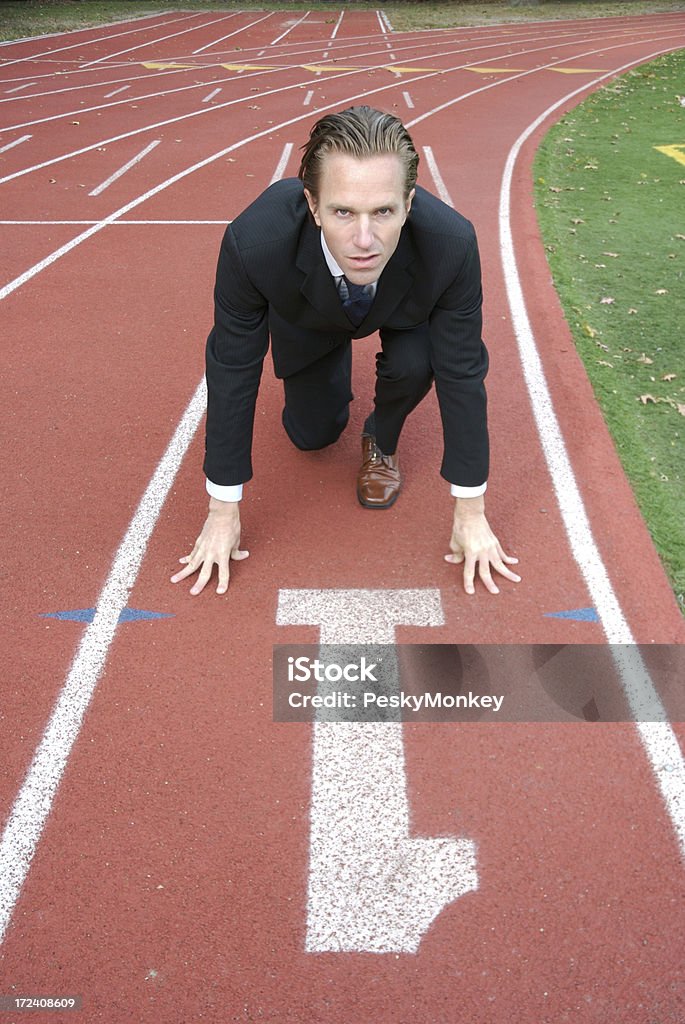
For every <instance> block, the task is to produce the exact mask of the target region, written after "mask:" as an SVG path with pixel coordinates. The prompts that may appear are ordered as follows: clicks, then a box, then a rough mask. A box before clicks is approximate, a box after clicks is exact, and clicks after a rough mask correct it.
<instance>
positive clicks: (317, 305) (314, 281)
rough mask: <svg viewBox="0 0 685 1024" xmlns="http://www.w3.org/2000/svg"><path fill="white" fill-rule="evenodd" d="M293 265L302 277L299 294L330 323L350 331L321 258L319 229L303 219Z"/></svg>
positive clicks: (333, 283) (349, 324)
mask: <svg viewBox="0 0 685 1024" xmlns="http://www.w3.org/2000/svg"><path fill="white" fill-rule="evenodd" d="M297 266H298V269H299V270H301V271H302V272H303V273H304V274H305V278H304V281H303V282H302V284H301V285H300V291H301V292H302V294H303V295H304V297H305V298H306V299H307V301H308V302H309V303H310V305H312V306H313V307H314V309H318V311H319V312H320V313H322V314H323V315H324V316H325V317H326V318H327V319H328V320H330V321H331V324H332V325H334V326H336V327H341V328H342V329H343V330H350V328H351V326H352V325H351V323H350V321H349V320H348V319H347V315H346V313H345V310H344V309H343V307H342V303H341V301H340V296H339V295H338V289H337V288H336V285H335V279H334V278H333V276H332V274H331V272H330V270H329V269H328V266H327V264H326V260H325V259H324V255H323V249H322V248H321V239H320V238H319V229H318V228H317V227H315V225H314V224H312V222H311V220H310V219H309V218H307V222H306V224H305V226H304V229H303V231H302V237H301V240H300V247H299V249H298V253H297Z"/></svg>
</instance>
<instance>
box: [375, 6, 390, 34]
mask: <svg viewBox="0 0 685 1024" xmlns="http://www.w3.org/2000/svg"><path fill="white" fill-rule="evenodd" d="M376 18H377V19H378V26H379V28H380V30H381V32H382V33H383V35H384V36H385V35H387V34H388V28H387V25H386V24H385V22H384V21H383V18H382V17H381V12H380V11H376Z"/></svg>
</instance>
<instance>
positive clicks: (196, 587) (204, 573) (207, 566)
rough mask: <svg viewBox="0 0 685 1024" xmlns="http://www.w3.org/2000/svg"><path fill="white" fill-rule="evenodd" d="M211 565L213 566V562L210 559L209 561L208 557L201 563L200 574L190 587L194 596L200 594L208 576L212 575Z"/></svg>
mask: <svg viewBox="0 0 685 1024" xmlns="http://www.w3.org/2000/svg"><path fill="white" fill-rule="evenodd" d="M213 567H214V563H213V562H212V561H210V560H209V559H207V561H206V562H203V563H202V568H201V569H200V575H199V576H198V578H197V580H196V581H195V583H194V584H193V586H192V587H191V588H190V593H191V594H192V595H193V596H195V595H197V594H201V593H202V591H203V590H204V589H205V587H206V586H207V584H208V583H209V578H210V576H211V575H212V569H213Z"/></svg>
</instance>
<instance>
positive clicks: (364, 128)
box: [298, 107, 419, 199]
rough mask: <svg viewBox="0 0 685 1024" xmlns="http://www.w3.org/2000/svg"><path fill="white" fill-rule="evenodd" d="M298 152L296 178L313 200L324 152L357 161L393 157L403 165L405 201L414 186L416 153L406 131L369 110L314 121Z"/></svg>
mask: <svg viewBox="0 0 685 1024" xmlns="http://www.w3.org/2000/svg"><path fill="white" fill-rule="evenodd" d="M302 150H303V154H302V162H301V164H300V170H299V172H298V177H299V178H300V179H301V181H302V184H303V185H304V187H305V188H306V189H307V190H308V191H309V192H311V194H312V195H313V196H315V197H316V196H318V192H319V181H320V177H321V169H322V165H323V159H324V157H325V156H326V154H327V153H345V154H347V155H348V156H354V157H357V158H358V159H359V160H363V159H365V158H366V157H370V156H379V155H384V154H386V153H393V154H396V155H397V156H399V157H400V159H401V161H402V164H403V166H404V197H405V199H407V198H408V197H409V193H410V192H411V190H412V189H413V188H414V185H415V184H416V174H417V170H418V166H419V154H418V153H417V152H416V149H415V147H414V143H413V142H412V140H411V136H410V134H409V132H408V131H407V129H406V128H405V127H404V125H403V124H402V122H401V121H400V120H399V118H397V117H394V116H393V115H392V114H384V113H383V112H382V111H381V110H374V108H373V107H348V109H347V110H342V111H340V112H339V113H335V114H326V116H325V117H322V118H321V119H320V120H318V121H317V122H316V124H315V125H314V127H313V128H312V130H311V132H310V135H309V141H308V142H306V143H305V145H304V146H302Z"/></svg>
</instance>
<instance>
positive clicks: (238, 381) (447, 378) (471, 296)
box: [204, 178, 488, 486]
mask: <svg viewBox="0 0 685 1024" xmlns="http://www.w3.org/2000/svg"><path fill="white" fill-rule="evenodd" d="M214 300H215V321H214V327H213V329H212V331H211V333H210V335H209V338H208V340H207V395H208V398H207V433H206V444H205V462H204V471H205V473H206V475H207V477H208V478H209V479H210V480H211V481H212V482H213V483H216V484H238V483H243V482H244V481H246V480H249V479H250V478H251V476H252V462H251V448H252V431H253V423H254V411H255V402H256V398H257V391H258V388H259V381H260V378H261V372H262V363H263V360H264V357H265V355H266V353H267V351H268V347H269V337H271V349H272V356H273V362H274V368H275V372H276V375H277V376H278V377H287V376H289V375H291V374H293V373H296V372H297V371H298V370H300V369H302V368H303V367H304V366H307V365H309V364H310V363H312V362H314V361H315V360H316V359H319V358H320V357H321V356H323V355H325V354H326V353H327V352H329V351H330V350H331V349H333V348H334V347H335V346H336V345H341V344H344V343H346V342H348V341H349V340H350V338H363V337H366V336H367V335H369V334H373V333H374V332H375V331H377V330H379V331H380V333H381V338H383V337H384V336H389V335H390V334H391V333H392V332H395V331H405V332H406V331H411V330H412V329H415V328H417V327H422V330H423V329H424V328H425V325H426V323H427V324H428V325H429V332H430V345H431V361H432V365H433V371H434V374H435V382H436V389H437V395H438V401H439V405H440V413H441V417H442V424H443V435H444V457H443V462H442V468H441V473H442V475H443V476H444V477H445V479H447V480H449V481H450V482H452V483H455V484H461V485H463V486H476V485H478V484H482V483H483V482H484V480H485V479H486V478H487V473H488V434H487V423H486V396H485V386H484V383H483V381H484V378H485V375H486V372H487V366H488V356H487V350H486V348H485V345H484V344H483V341H482V339H481V304H482V295H481V273H480V261H479V257H478V246H477V242H476V236H475V232H474V230H473V227H472V225H471V224H470V223H469V221H467V220H465V218H464V217H462V216H461V215H460V214H459V213H457V212H456V211H455V210H453V209H451V207H449V206H447V205H446V204H445V203H442V202H441V201H440V200H439V199H436V198H435V196H433V195H431V194H430V193H429V192H426V191H425V190H424V189H422V188H418V187H417V189H416V195H415V197H414V201H413V204H412V208H411V212H410V214H409V216H408V218H407V221H406V223H405V224H404V226H403V228H402V232H401V234H400V240H399V243H398V245H397V249H396V250H395V252H394V253H393V255H392V257H391V258H390V260H389V261H388V263H387V264H386V266H385V268H384V270H383V273H382V274H381V277H380V279H379V281H378V287H377V291H376V297H375V300H374V303H373V305H372V307H371V309H370V311H369V313H368V315H367V317H366V319H365V320H363V321H362V323H361V324H360V325H359V327H357V328H354V327H353V326H352V324H351V323H350V321H349V320H348V318H347V316H346V314H345V312H344V310H343V308H342V304H341V301H340V297H339V295H338V292H337V289H336V285H335V280H334V278H333V277H332V275H331V273H330V270H329V269H328V266H327V264H326V261H325V259H324V255H323V250H322V248H321V239H320V237H319V228H318V227H317V226H316V225H315V223H314V221H313V219H312V217H311V215H310V214H309V209H308V206H307V202H306V199H305V196H304V192H303V188H302V183H301V182H300V181H299V180H298V179H296V178H289V179H285V180H283V181H279V182H277V183H276V184H274V185H272V186H271V187H270V188H268V189H267V190H266V191H265V192H263V193H262V195H261V196H259V197H258V198H257V199H256V200H255V202H254V203H252V204H251V205H250V206H249V207H248V208H247V209H246V210H245V211H244V212H243V213H242V214H241V215H240V216H239V217H238V218H237V219H236V220H235V221H233V223H232V224H231V225H229V227H228V228H227V230H226V233H225V235H224V239H223V243H222V246H221V252H220V255H219V264H218V269H217V277H216V288H215V292H214Z"/></svg>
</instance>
